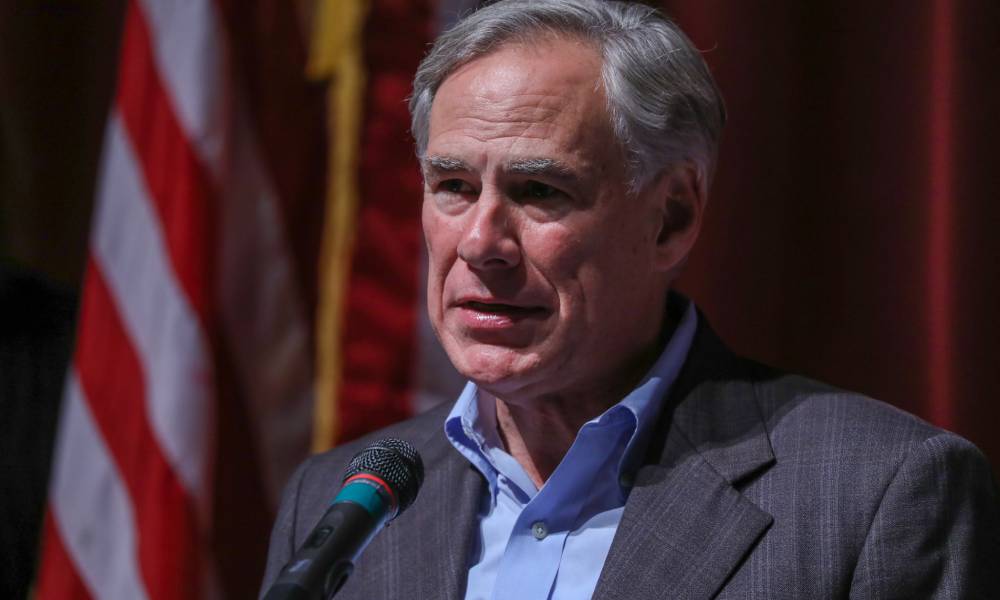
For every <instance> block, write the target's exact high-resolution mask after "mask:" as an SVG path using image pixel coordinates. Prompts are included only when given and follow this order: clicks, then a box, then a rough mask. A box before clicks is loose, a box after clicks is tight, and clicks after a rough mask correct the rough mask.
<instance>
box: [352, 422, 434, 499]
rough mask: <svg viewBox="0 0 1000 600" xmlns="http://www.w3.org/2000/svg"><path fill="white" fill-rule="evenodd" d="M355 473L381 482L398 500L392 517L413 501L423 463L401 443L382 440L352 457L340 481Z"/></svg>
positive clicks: (420, 481) (421, 482)
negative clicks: (396, 508) (378, 479)
mask: <svg viewBox="0 0 1000 600" xmlns="http://www.w3.org/2000/svg"><path fill="white" fill-rule="evenodd" d="M358 473H370V474H372V475H376V476H378V477H380V478H381V479H382V480H384V481H385V482H386V483H387V484H389V487H390V488H392V491H393V492H394V493H395V494H396V497H397V498H399V509H398V510H397V511H396V515H399V514H400V513H402V512H403V511H404V510H406V509H407V508H408V507H409V506H410V505H411V504H413V501H414V500H416V498H417V492H418V491H419V490H420V486H421V484H423V482H424V463H423V461H422V460H421V459H420V454H418V453H417V450H416V448H414V447H413V446H412V445H410V444H409V443H407V442H404V441H403V440H400V439H396V438H383V439H381V440H378V441H375V442H372V443H371V444H369V445H368V446H367V447H365V448H364V449H363V450H361V451H360V452H358V453H357V454H355V455H354V458H352V459H351V463H350V464H349V465H348V466H347V471H345V472H344V480H347V479H348V478H350V477H353V476H355V475H357V474H358Z"/></svg>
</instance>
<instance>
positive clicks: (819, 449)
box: [755, 372, 979, 460]
mask: <svg viewBox="0 0 1000 600" xmlns="http://www.w3.org/2000/svg"><path fill="white" fill-rule="evenodd" d="M755 396H756V398H757V402H758V405H759V407H760V410H761V417H762V419H763V420H764V422H765V426H766V429H767V431H768V436H769V438H770V441H771V445H772V448H773V450H774V453H775V457H776V458H778V459H779V460H780V459H781V458H783V457H784V458H790V457H794V456H799V457H810V456H811V457H814V458H817V459H819V458H822V457H824V456H830V455H834V456H840V457H841V458H844V457H847V456H849V455H853V456H855V457H857V458H859V459H864V458H868V459H875V458H878V457H883V458H888V457H890V456H895V457H897V458H902V457H904V456H906V455H908V454H910V453H911V452H913V451H914V450H915V449H918V448H920V447H923V446H927V445H931V446H936V447H940V448H947V449H949V450H951V451H954V452H961V453H965V452H971V453H978V452H979V451H978V449H976V447H975V446H974V445H973V444H972V443H971V442H969V441H967V440H965V439H964V438H962V437H961V436H959V435H957V434H954V433H952V432H949V431H946V430H944V429H941V428H939V427H936V426H934V425H932V424H930V423H928V422H926V421H924V420H923V419H921V418H919V417H917V416H915V415H913V414H911V413H908V412H906V411H904V410H901V409H899V408H897V407H895V406H893V405H891V404H888V403H886V402H883V401H881V400H877V399H874V398H871V397H869V396H866V395H864V394H859V393H856V392H851V391H847V390H843V389H840V388H837V387H835V386H833V385H830V384H826V383H823V382H820V381H817V380H814V379H810V378H808V377H804V376H801V375H795V374H787V373H779V372H772V374H771V376H769V377H766V378H763V379H761V380H759V381H758V382H757V383H756V385H755Z"/></svg>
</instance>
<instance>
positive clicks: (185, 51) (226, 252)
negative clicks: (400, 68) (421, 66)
mask: <svg viewBox="0 0 1000 600" xmlns="http://www.w3.org/2000/svg"><path fill="white" fill-rule="evenodd" d="M248 7H250V8H254V9H263V8H266V7H269V8H270V10H269V11H265V12H267V13H268V19H270V21H268V23H269V25H268V26H269V27H271V30H270V31H269V34H271V35H278V34H279V33H280V31H281V29H280V27H278V26H277V24H278V23H279V21H276V20H275V19H279V18H281V17H282V15H283V13H289V14H285V15H284V17H283V18H284V20H283V21H280V22H281V23H285V24H286V25H287V24H288V23H293V24H294V22H295V19H296V17H295V15H292V14H290V12H291V10H292V7H293V4H292V3H290V2H270V3H268V2H254V3H247V5H246V6H244V7H241V10H244V9H247V8H248ZM235 10H236V9H235V7H234V6H230V5H228V4H227V3H225V2H221V1H220V2H213V1H211V0H190V1H185V2H166V1H159V0H130V1H128V2H127V3H126V9H125V17H124V24H123V32H122V41H121V51H120V66H119V77H118V86H117V92H116V95H115V97H114V100H113V106H112V108H111V112H110V115H109V117H108V121H107V125H106V134H105V142H104V150H103V157H102V164H101V172H100V175H99V184H98V191H97V200H96V204H95V213H94V217H93V224H92V230H91V239H90V256H89V259H88V262H87V266H86V273H85V279H84V286H83V292H82V300H81V308H80V315H79V329H78V333H77V345H76V350H75V354H74V357H73V361H72V365H71V368H70V372H69V375H68V377H67V385H66V391H65V396H64V402H63V409H62V413H61V417H60V425H59V432H58V439H57V444H56V448H55V453H54V463H53V471H52V479H51V481H52V483H51V489H50V495H49V504H48V507H47V511H46V524H45V529H44V532H43V556H42V562H41V566H40V571H39V577H38V584H37V598H39V599H43V600H48V599H57V598H58V599H78V598H79V599H82V598H129V599H143V598H150V599H170V598H185V599H189V598H195V599H197V598H213V597H221V596H227V597H249V596H250V595H252V593H253V591H254V590H256V587H257V585H258V583H259V581H258V579H257V577H258V575H259V564H260V563H261V562H262V561H263V547H264V544H266V538H267V533H266V532H267V520H268V515H269V514H270V511H271V510H273V506H274V505H275V504H276V501H277V497H278V495H279V493H280V488H281V485H282V484H283V482H284V480H285V478H286V477H287V475H288V473H289V472H290V470H291V469H292V468H294V466H295V464H296V463H297V462H298V461H299V460H301V459H302V457H303V456H304V455H305V453H306V452H307V448H308V444H309V440H310V428H311V422H312V385H313V375H312V372H313V366H312V348H311V344H312V342H311V339H312V333H311V331H312V330H311V327H310V315H309V312H310V310H311V306H310V303H309V299H308V298H307V297H306V296H308V293H307V291H304V290H308V286H307V285H303V283H302V279H303V277H302V271H303V269H301V268H299V267H300V265H297V263H296V260H295V255H296V253H295V252H294V248H293V246H294V244H293V240H291V239H290V237H291V236H290V235H289V234H290V232H291V231H292V228H291V227H290V223H289V222H288V219H289V211H288V210H287V209H288V207H289V206H290V205H291V204H290V202H294V201H295V199H291V200H290V199H288V198H280V197H279V192H278V188H279V186H278V185H276V182H275V177H274V176H275V175H276V170H274V169H271V168H270V167H272V166H273V165H274V164H275V163H273V162H272V163H268V161H267V160H265V158H266V154H267V152H266V151H265V150H266V149H264V148H262V146H263V143H262V139H261V137H260V134H261V132H262V128H261V127H260V126H259V125H260V119H259V116H260V115H261V114H262V113H265V112H266V111H262V110H256V111H252V110H251V104H250V98H249V97H248V94H247V93H246V90H247V86H246V85H245V83H246V80H245V79H244V78H242V77H241V72H240V71H241V69H240V67H241V64H243V63H245V62H246V61H244V60H243V59H245V58H246V55H245V54H241V53H240V47H241V46H240V43H239V42H237V41H235V40H236V39H237V38H238V37H239V35H240V33H239V32H237V31H235V30H234V29H235V28H234V27H233V23H238V22H239V19H236V18H233V15H235V14H236V12H235ZM247 23H251V24H252V22H251V21H246V20H244V24H247ZM285 30H289V28H287V27H286V28H285ZM272 41H274V42H277V43H282V44H287V43H289V41H288V40H280V39H272ZM244 47H245V46H244ZM320 106H322V104H320ZM257 108H258V109H259V108H260V107H257ZM286 117H288V118H289V119H290V120H294V118H295V115H294V114H292V115H286ZM319 122H320V124H321V123H322V117H321V116H320V120H319ZM312 125H313V126H314V127H315V125H316V123H315V122H314V123H313V124H312ZM320 128H321V126H320ZM304 149H305V150H308V149H309V148H304ZM319 158H320V161H321V162H322V156H320V157H319ZM321 194H322V191H321V190H320V197H319V198H315V197H314V198H311V199H304V200H305V201H312V202H313V203H315V204H318V205H320V206H322V196H321ZM251 469H252V471H253V472H254V475H253V477H251V478H250V479H246V480H245V481H249V482H250V485H242V486H232V485H226V486H225V489H222V486H221V484H217V482H219V481H222V480H228V481H229V482H233V481H238V480H239V479H240V477H239V476H238V475H237V474H236V473H237V472H239V471H249V470H251ZM234 489H236V490H237V491H236V492H235V493H234V492H232V490H234ZM227 491H228V496H226V495H225V493H223V492H227ZM242 525H245V529H246V531H245V532H244V536H245V537H248V538H251V539H252V542H251V543H249V545H248V546H246V547H241V545H240V543H239V540H233V539H228V540H224V539H222V538H223V537H224V535H226V534H228V533H232V532H233V531H236V532H237V533H238V531H239V529H240V528H241V526H242ZM227 528H228V529H227ZM243 555H250V556H246V557H245V556H243ZM244 558H246V561H247V562H243V560H244ZM240 569H242V571H243V573H242V579H244V580H246V581H240V576H241V573H240V572H239V571H240ZM234 582H235V583H234Z"/></svg>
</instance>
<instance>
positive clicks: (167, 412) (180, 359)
mask: <svg viewBox="0 0 1000 600" xmlns="http://www.w3.org/2000/svg"><path fill="white" fill-rule="evenodd" d="M140 168H141V167H140V165H139V163H138V162H137V161H136V156H135V154H134V151H133V148H132V145H131V143H130V141H129V139H128V137H127V134H126V131H125V129H124V124H123V122H122V120H121V118H120V117H119V115H118V113H117V111H112V113H111V115H110V116H109V117H108V127H107V134H106V138H105V147H104V158H103V164H102V173H101V177H100V185H99V188H98V191H97V202H96V206H95V210H96V215H95V218H94V229H93V234H92V235H93V239H92V240H91V248H92V252H93V253H94V259H95V261H96V262H97V263H98V264H99V265H100V268H101V270H102V272H103V273H104V274H105V278H106V280H107V282H108V287H109V288H110V290H111V292H112V295H113V296H114V298H115V301H116V304H117V309H118V311H119V314H120V315H121V317H122V321H123V322H124V325H125V329H126V331H127V333H128V335H129V338H130V339H131V340H132V343H133V344H134V345H135V348H136V353H137V354H138V359H139V361H140V364H141V365H142V367H143V373H144V374H145V376H146V378H145V389H146V410H147V414H148V418H149V421H150V425H151V427H152V429H153V431H154V433H155V435H156V442H157V445H159V447H160V448H161V449H162V451H163V453H164V455H165V457H166V459H167V461H168V462H169V463H170V465H171V466H172V467H173V468H174V470H175V471H176V472H177V473H178V476H179V477H180V479H181V482H182V483H183V485H184V487H185V488H186V489H187V491H188V493H189V494H190V495H191V496H192V497H193V498H194V499H195V501H196V503H197V504H198V512H199V515H198V517H199V522H200V524H201V525H202V526H206V525H207V524H208V522H209V520H208V514H207V511H208V510H209V508H210V506H211V503H210V501H209V500H210V498H209V497H208V494H207V490H208V489H210V488H209V487H208V485H207V477H208V473H207V472H206V469H207V465H208V464H209V461H208V457H209V455H210V453H211V446H210V443H209V441H210V432H211V431H212V425H213V417H214V415H213V412H214V408H215V401H214V394H213V387H212V386H213V375H212V371H211V364H210V362H209V359H208V354H207V348H208V344H207V342H206V338H205V336H204V333H203V332H202V331H201V330H200V327H199V323H198V318H197V315H196V314H195V312H194V310H193V309H192V307H191V305H190V303H189V302H188V300H187V297H186V296H185V295H184V293H183V291H182V290H181V288H180V286H179V285H178V283H177V279H176V278H175V276H174V273H173V271H172V269H171V266H170V263H169V259H168V254H167V248H166V246H165V244H164V240H163V234H162V228H161V227H160V224H159V221H158V217H157V215H156V214H155V213H154V211H153V209H152V206H151V200H150V197H149V192H148V191H147V189H146V186H145V182H144V180H143V179H142V176H141V171H140Z"/></svg>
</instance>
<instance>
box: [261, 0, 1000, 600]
mask: <svg viewBox="0 0 1000 600" xmlns="http://www.w3.org/2000/svg"><path fill="white" fill-rule="evenodd" d="M410 106H411V111H412V114H413V132H414V135H415V137H416V141H417V150H418V155H419V156H420V160H421V164H422V166H423V170H424V175H425V181H426V186H425V196H424V204H423V224H424V233H425V236H426V240H427V247H428V253H429V261H430V265H429V277H428V307H429V313H430V319H431V322H432V324H433V325H434V328H435V331H436V333H437V335H438V337H439V339H440V340H441V342H442V344H443V346H444V348H445V350H446V351H447V353H448V355H449V357H450V358H451V360H452V362H453V363H454V364H455V366H456V368H458V370H459V371H460V372H461V373H462V374H463V375H465V376H466V377H468V378H469V379H470V383H469V385H468V386H467V387H466V389H465V391H464V392H463V393H462V395H461V397H460V398H459V399H458V401H457V403H456V404H455V405H454V406H450V407H442V408H440V409H437V410H433V411H431V412H429V413H427V414H425V415H422V416H420V417H417V418H416V419H413V420H411V421H408V422H406V423H403V424H400V425H397V426H394V427H391V428H389V429H387V430H385V431H382V432H378V433H376V434H374V436H373V437H381V436H386V435H393V436H397V437H401V438H403V439H406V440H408V441H410V442H412V443H413V444H414V445H415V446H417V448H418V450H419V451H420V453H421V455H422V456H423V460H424V462H425V465H426V480H425V483H424V486H423V488H422V489H421V491H420V493H419V496H418V498H417V500H416V502H415V503H414V505H413V506H412V507H411V508H410V509H409V510H408V512H406V513H404V514H403V515H402V516H400V517H399V518H398V519H396V521H394V522H393V523H392V524H391V525H390V527H388V528H387V529H386V530H385V531H383V532H382V533H380V534H379V535H378V536H377V537H376V538H375V540H374V541H373V542H372V544H371V546H370V547H369V548H368V549H367V551H366V552H365V554H364V555H363V556H362V558H361V559H360V561H359V562H358V564H357V568H356V570H355V572H354V574H353V576H352V577H351V579H349V580H348V583H347V584H346V586H345V587H344V588H343V590H342V591H341V593H340V594H339V595H338V598H340V597H343V598H455V599H458V598H498V599H499V598H516V599H521V598H539V599H544V598H553V599H564V598H589V597H594V598H605V599H608V598H662V597H669V598H710V597H718V598H743V597H748V596H752V597H760V598H781V597H787V598H824V597H847V596H851V597H859V598H868V597H898V598H913V597H942V598H966V597H984V598H985V597H995V596H996V595H998V594H1000V586H998V583H997V575H996V574H995V571H996V569H995V566H996V564H997V562H998V560H1000V549H998V545H1000V541H998V537H1000V534H998V531H1000V525H998V507H997V503H998V498H997V491H996V486H995V484H994V483H993V482H992V479H991V476H990V473H989V466H988V465H987V463H986V461H985V459H984V458H983V457H982V455H981V454H980V453H979V452H978V450H976V449H975V448H974V447H973V446H971V445H970V444H969V443H968V442H966V441H964V440H962V439H961V438H958V437H956V436H954V435H952V434H949V433H946V432H943V431H941V430H938V429H935V428H933V427H931V426H930V425H927V424H926V423H923V422H921V421H919V420H917V419H915V418H913V417H911V416H909V415H906V414H904V413H901V412H899V411H897V410H895V409H892V408H890V407H888V406H886V405H883V404H881V403H878V402H876V401H873V400H869V399H866V398H862V397H859V396H857V395H854V394H849V393H845V392H842V391H838V390H836V389H833V388H830V387H828V386H825V385H822V384H819V383H816V382H812V381H809V380H806V379H803V378H800V377H796V376H790V375H785V374H781V373H778V372H775V371H772V370H769V369H767V368H764V367H762V366H760V365H757V364H755V363H752V362H750V361H747V360H743V359H740V358H737V357H735V356H733V355H732V354H730V353H729V352H728V351H727V350H726V349H725V348H724V347H723V346H722V344H721V343H720V342H719V341H718V340H717V339H716V338H715V336H714V335H713V334H712V332H711V330H710V329H709V327H708V324H707V322H706V321H705V319H704V317H703V316H702V315H700V314H699V313H698V312H697V310H696V309H695V308H694V307H693V306H692V305H691V303H690V302H689V301H687V300H686V299H684V298H682V297H680V296H679V295H676V294H673V293H671V292H670V291H669V288H670V284H671V282H672V281H673V279H674V278H675V276H676V275H677V274H678V272H679V270H680V269H681V268H682V267H683V265H684V262H685V259H686V257H687V255H688V253H689V251H690V250H691V248H692V246H693V244H694V242H695V239H696V238H697V236H698V232H699V229H700V226H701V222H702V217H703V214H704V211H705V205H706V202H707V195H708V187H709V182H710V179H711V176H712V172H713V168H714V160H715V155H716V146H717V142H718V139H719V135H720V131H721V127H722V122H723V120H724V111H723V106H722V100H721V98H720V96H719V94H718V92H717V90H716V88H715V85H714V83H713V81H712V79H711V76H710V74H709V73H708V70H707V68H706V67H705V65H704V63H703V61H702V60H701V58H700V56H699V54H698V52H697V51H696V50H695V49H694V48H693V47H692V46H691V44H690V42H689V41H688V40H687V39H686V38H685V37H684V35H683V34H682V33H681V32H680V31H679V30H678V29H677V28H676V26H674V25H673V24H672V23H670V22H668V21H666V20H665V19H664V18H663V17H661V16H660V15H658V14H657V13H656V12H655V11H653V10H652V9H650V8H647V7H643V6H640V5H627V4H621V3H615V2H598V1H595V0H546V1H537V0H532V1H522V0H509V1H502V2H498V3H496V4H493V5H491V6H489V7H488V8H485V9H482V10H480V11H478V12H476V13H474V14H472V15H470V16H469V17H467V18H466V19H465V20H464V21H462V22H460V23H459V24H458V25H456V26H455V27H454V28H453V29H452V30H450V31H449V32H447V33H445V34H444V35H443V36H442V37H441V38H440V39H439V40H438V41H437V43H436V44H435V45H434V47H433V49H432V50H431V52H430V54H429V55H428V56H427V57H426V58H425V60H424V61H423V63H422V64H421V66H420V69H419V71H418V73H417V76H416V79H415V83H414V94H413V97H412V100H411V104H410ZM369 440H370V438H369V439H367V440H361V441H359V442H357V443H355V444H351V445H348V446H346V447H342V448H339V449H336V450H334V451H332V452H329V453H326V454H323V455H320V456H318V457H314V458H313V459H311V460H310V461H308V462H307V463H305V464H304V465H303V466H302V467H301V468H300V469H299V471H298V472H297V473H296V475H295V476H294V477H293V479H292V481H291V483H290V484H289V486H288V489H287V492H286V494H285V498H284V500H283V503H282V507H281V510H280V514H279V517H278V520H277V523H276V524H275V528H274V532H273V534H272V540H271V551H270V557H269V563H268V574H267V576H266V578H265V589H266V587H267V585H268V584H269V583H270V581H272V580H273V578H274V577H275V575H276V574H277V571H278V570H279V569H280V568H281V567H282V566H283V565H284V564H285V562H286V561H287V560H288V558H289V557H290V556H291V554H292V552H293V551H294V550H295V549H296V548H297V547H298V546H299V545H301V543H302V542H303V540H304V539H305V537H306V536H307V535H308V533H309V531H310V530H311V528H312V527H313V525H314V524H315V522H316V521H317V519H318V518H319V517H320V515H321V514H322V513H323V511H324V510H325V508H326V506H327V503H328V502H329V500H330V498H331V497H332V495H333V494H334V493H335V491H336V489H337V488H338V485H339V479H340V476H341V474H342V473H343V470H344V467H345V465H346V463H347V461H348V460H349V459H350V457H351V456H352V455H353V453H354V452H356V451H357V450H358V448H359V447H360V446H361V445H363V444H366V443H367V442H368V441H369ZM991 566H992V567H994V568H991ZM977 595H978V596H977Z"/></svg>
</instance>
